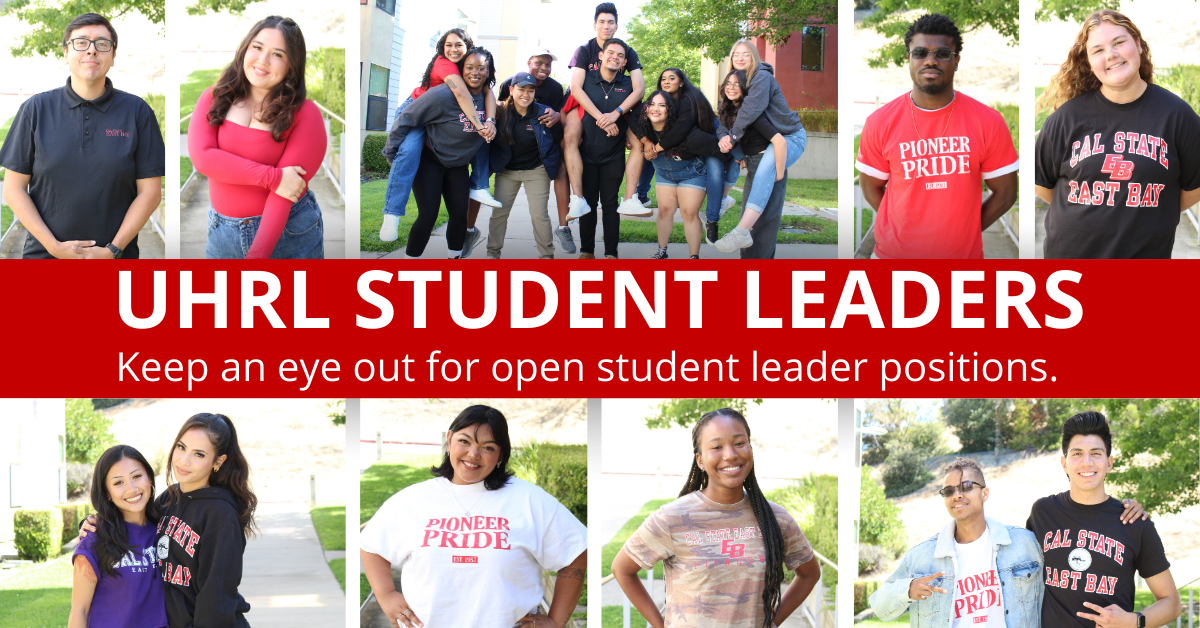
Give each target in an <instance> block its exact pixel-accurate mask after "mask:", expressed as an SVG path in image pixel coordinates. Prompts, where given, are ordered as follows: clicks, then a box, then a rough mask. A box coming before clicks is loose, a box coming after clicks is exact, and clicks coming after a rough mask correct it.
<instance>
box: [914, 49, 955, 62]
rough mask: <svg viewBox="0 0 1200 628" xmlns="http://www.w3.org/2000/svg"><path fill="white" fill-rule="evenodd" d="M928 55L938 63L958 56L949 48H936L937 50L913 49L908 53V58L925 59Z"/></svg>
mask: <svg viewBox="0 0 1200 628" xmlns="http://www.w3.org/2000/svg"><path fill="white" fill-rule="evenodd" d="M930 53H932V54H933V58H934V59H937V60H938V61H949V60H951V59H953V58H954V57H955V56H956V55H957V54H958V53H956V52H954V51H953V50H951V49H949V48H938V49H937V50H929V49H928V48H913V49H912V50H909V51H908V56H910V57H912V58H913V59H924V58H925V57H928V56H929V55H930Z"/></svg>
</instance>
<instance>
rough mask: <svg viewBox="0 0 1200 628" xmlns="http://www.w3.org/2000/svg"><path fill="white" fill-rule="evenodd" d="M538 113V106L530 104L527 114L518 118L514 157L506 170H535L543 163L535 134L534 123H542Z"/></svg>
mask: <svg viewBox="0 0 1200 628" xmlns="http://www.w3.org/2000/svg"><path fill="white" fill-rule="evenodd" d="M536 114H537V108H536V107H534V106H533V105H530V106H529V109H528V110H526V111H525V115H524V116H521V117H520V118H517V119H516V124H515V125H514V126H513V134H512V136H513V145H512V159H510V160H509V161H508V165H507V166H505V167H504V169H505V170H533V169H534V168H537V167H538V166H540V165H542V152H541V150H539V149H538V143H537V136H536V135H534V134H533V133H534V131H533V125H535V124H541V123H540V122H538V120H537V115H536Z"/></svg>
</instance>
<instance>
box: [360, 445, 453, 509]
mask: <svg viewBox="0 0 1200 628" xmlns="http://www.w3.org/2000/svg"><path fill="white" fill-rule="evenodd" d="M439 461H441V457H440V456H436V455H408V456H387V457H385V458H384V460H383V461H382V462H377V463H375V464H373V465H371V466H370V468H368V469H367V470H366V471H364V472H363V474H362V475H361V476H360V477H359V519H358V521H359V523H360V524H363V523H366V522H368V521H370V520H371V517H373V516H375V512H376V511H378V510H379V507H380V506H382V505H383V502H385V501H387V499H388V498H389V497H391V496H392V495H395V494H396V493H397V492H399V491H400V490H401V489H403V488H405V487H408V486H411V485H413V484H416V483H417V482H424V481H425V480H430V479H433V475H432V474H431V473H429V467H431V466H433V465H435V464H437V463H438V462H439Z"/></svg>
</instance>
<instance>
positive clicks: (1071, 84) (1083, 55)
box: [1037, 9, 1154, 111]
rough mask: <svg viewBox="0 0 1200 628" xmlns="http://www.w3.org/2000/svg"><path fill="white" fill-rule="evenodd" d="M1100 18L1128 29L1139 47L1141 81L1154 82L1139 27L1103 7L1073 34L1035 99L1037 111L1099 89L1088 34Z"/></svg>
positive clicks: (1148, 50) (1151, 64)
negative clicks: (1054, 71)
mask: <svg viewBox="0 0 1200 628" xmlns="http://www.w3.org/2000/svg"><path fill="white" fill-rule="evenodd" d="M1101 22H1108V23H1109V24H1116V25H1117V26H1120V27H1121V28H1124V29H1125V30H1127V31H1129V34H1130V35H1131V36H1132V37H1133V38H1134V39H1135V40H1136V41H1137V42H1138V44H1140V45H1141V47H1142V54H1141V67H1140V68H1138V74H1140V75H1141V77H1142V80H1143V81H1146V82H1147V83H1153V82H1154V64H1153V63H1151V61H1150V44H1147V43H1146V40H1145V39H1142V31H1140V30H1138V27H1137V26H1134V24H1133V22H1132V21H1130V19H1129V18H1128V17H1125V16H1124V15H1123V14H1121V13H1117V12H1116V11H1113V10H1110V9H1102V10H1100V11H1096V12H1095V13H1093V14H1091V15H1089V16H1088V17H1087V19H1086V20H1084V21H1083V24H1081V25H1080V27H1079V34H1078V35H1076V36H1075V43H1074V44H1071V50H1070V51H1069V52H1068V53H1067V60H1066V61H1063V64H1062V65H1061V66H1059V68H1058V73H1057V74H1055V75H1054V78H1052V79H1050V84H1049V85H1048V86H1047V87H1046V91H1044V92H1042V97H1041V99H1039V100H1038V102H1037V110H1038V111H1041V110H1043V109H1046V110H1049V111H1054V110H1055V109H1058V108H1059V107H1061V106H1062V104H1063V103H1065V102H1067V101H1068V100H1071V99H1072V98H1074V97H1076V96H1078V95H1080V94H1082V93H1085V92H1090V91H1092V90H1094V89H1100V79H1098V78H1096V74H1095V73H1094V72H1092V66H1091V64H1089V63H1088V55H1087V40H1088V35H1090V34H1091V32H1092V31H1093V30H1095V29H1096V27H1098V26H1100V23H1101Z"/></svg>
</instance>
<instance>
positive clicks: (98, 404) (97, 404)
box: [92, 399, 129, 410]
mask: <svg viewBox="0 0 1200 628" xmlns="http://www.w3.org/2000/svg"><path fill="white" fill-rule="evenodd" d="M126 401H129V400H128V399H93V400H92V407H93V408H95V409H96V410H103V409H105V408H111V407H113V406H119V405H121V404H123V403H125V402H126Z"/></svg>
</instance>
